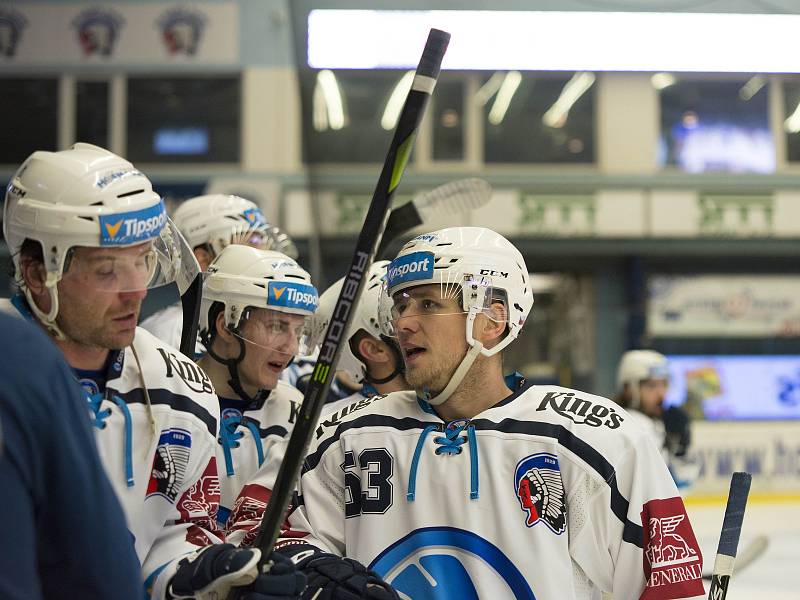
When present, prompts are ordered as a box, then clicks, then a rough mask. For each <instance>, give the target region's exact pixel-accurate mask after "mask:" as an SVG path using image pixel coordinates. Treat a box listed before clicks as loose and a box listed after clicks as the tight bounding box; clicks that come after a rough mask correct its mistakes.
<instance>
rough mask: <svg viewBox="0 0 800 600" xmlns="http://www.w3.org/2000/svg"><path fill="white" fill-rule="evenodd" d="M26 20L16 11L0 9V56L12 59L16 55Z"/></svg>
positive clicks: (26, 23)
mask: <svg viewBox="0 0 800 600" xmlns="http://www.w3.org/2000/svg"><path fill="white" fill-rule="evenodd" d="M27 25H28V20H27V19H26V18H25V17H24V16H22V13H19V12H17V11H16V10H11V9H7V8H0V55H2V56H5V57H7V58H12V57H13V56H15V55H16V54H17V46H18V45H19V41H20V38H21V37H22V31H23V30H24V29H25V27H27Z"/></svg>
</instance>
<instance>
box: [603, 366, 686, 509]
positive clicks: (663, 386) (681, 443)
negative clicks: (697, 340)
mask: <svg viewBox="0 0 800 600" xmlns="http://www.w3.org/2000/svg"><path fill="white" fill-rule="evenodd" d="M668 389H669V364H668V362H667V357H666V356H664V355H663V354H661V353H660V352H656V351H655V350H629V351H628V352H626V353H625V354H623V355H622V358H621V359H620V362H619V368H618V369H617V396H616V398H615V400H616V401H617V403H618V404H620V405H621V406H623V407H624V408H626V409H627V410H628V412H629V413H630V416H631V419H633V420H635V421H636V422H637V423H638V424H639V425H640V426H641V427H642V428H643V429H645V430H646V431H648V432H649V433H650V436H651V437H652V439H653V442H654V443H655V444H656V446H657V447H658V448H659V449H660V450H661V454H662V456H663V457H664V460H665V461H666V463H667V466H668V467H669V471H670V473H671V474H672V478H673V479H674V480H675V484H676V485H677V486H678V489H680V490H681V492H683V493H685V492H686V491H688V489H689V488H690V487H691V485H692V483H694V480H695V479H696V478H697V475H698V473H699V465H698V464H697V463H695V462H694V461H692V460H691V459H690V457H689V447H690V445H691V442H692V432H691V423H690V420H689V416H688V415H687V414H686V412H685V411H683V409H681V408H680V407H678V406H670V407H668V408H667V409H666V410H665V409H664V406H663V404H664V399H665V398H666V395H667V390H668Z"/></svg>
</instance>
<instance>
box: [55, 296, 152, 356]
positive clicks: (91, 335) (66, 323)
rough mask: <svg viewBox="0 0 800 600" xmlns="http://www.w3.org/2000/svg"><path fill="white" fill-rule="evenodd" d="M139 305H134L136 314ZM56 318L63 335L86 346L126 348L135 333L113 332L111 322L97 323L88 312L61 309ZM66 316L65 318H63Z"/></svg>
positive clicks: (134, 331) (133, 330)
mask: <svg viewBox="0 0 800 600" xmlns="http://www.w3.org/2000/svg"><path fill="white" fill-rule="evenodd" d="M140 309H141V305H140V306H138V307H136V309H135V311H136V314H137V320H138V314H139V310H140ZM59 313H60V314H59V317H58V318H57V321H58V324H59V327H61V330H62V331H63V332H64V335H65V336H66V337H67V338H68V339H69V340H71V341H72V342H74V343H76V344H80V345H81V346H88V347H93V348H103V349H106V350H119V349H122V348H127V347H128V346H130V345H131V344H132V343H133V338H134V336H135V335H136V330H135V329H132V330H130V331H124V332H115V331H113V328H114V325H113V322H111V321H109V322H108V323H106V322H102V323H98V322H97V321H95V320H93V318H92V316H91V315H89V314H85V313H83V312H81V313H78V312H76V313H73V314H69V313H67V314H64V311H63V310H60V311H59ZM63 317H67V318H63Z"/></svg>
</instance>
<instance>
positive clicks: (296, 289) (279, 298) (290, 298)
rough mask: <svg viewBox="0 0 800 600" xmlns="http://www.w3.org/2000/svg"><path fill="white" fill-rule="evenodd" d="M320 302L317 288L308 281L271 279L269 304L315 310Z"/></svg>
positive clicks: (268, 293)
mask: <svg viewBox="0 0 800 600" xmlns="http://www.w3.org/2000/svg"><path fill="white" fill-rule="evenodd" d="M318 303H319V294H317V289H316V288H315V287H314V286H313V285H308V284H307V283H293V282H280V283H279V282H277V281H270V283H269V286H268V287H267V305H268V306H277V307H281V308H294V309H298V310H305V311H308V312H314V311H315V310H317V304H318Z"/></svg>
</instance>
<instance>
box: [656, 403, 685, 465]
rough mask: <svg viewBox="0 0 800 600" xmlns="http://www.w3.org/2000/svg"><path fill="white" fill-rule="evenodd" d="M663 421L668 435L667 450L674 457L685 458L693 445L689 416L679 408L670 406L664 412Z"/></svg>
mask: <svg viewBox="0 0 800 600" xmlns="http://www.w3.org/2000/svg"><path fill="white" fill-rule="evenodd" d="M662 419H663V420H664V430H665V431H666V433H667V449H668V450H669V452H670V454H672V455H673V456H678V457H680V456H684V455H685V454H686V452H687V451H688V450H689V445H690V444H691V443H692V429H691V420H690V419H689V415H687V414H686V412H685V411H684V410H683V409H681V408H679V407H677V406H670V407H669V408H668V409H667V410H665V411H664V415H663V417H662Z"/></svg>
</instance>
